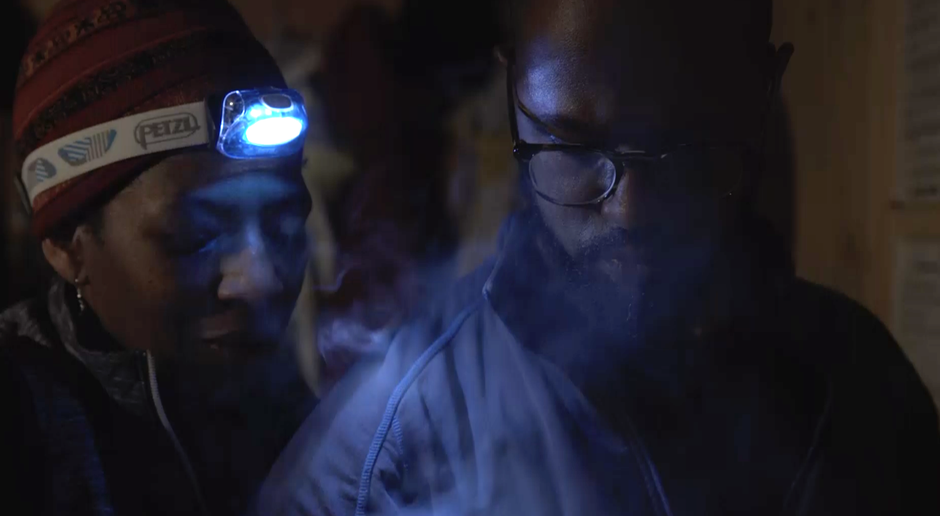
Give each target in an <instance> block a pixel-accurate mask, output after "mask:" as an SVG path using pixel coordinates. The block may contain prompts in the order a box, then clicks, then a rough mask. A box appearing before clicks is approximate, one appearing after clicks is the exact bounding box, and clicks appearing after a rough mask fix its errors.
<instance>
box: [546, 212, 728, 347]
mask: <svg viewBox="0 0 940 516" xmlns="http://www.w3.org/2000/svg"><path fill="white" fill-rule="evenodd" d="M540 233H541V237H540V240H541V242H540V247H542V249H543V253H544V254H545V255H547V260H548V261H549V264H550V266H552V265H555V266H556V267H557V266H560V270H562V271H563V275H562V281H563V282H564V295H565V297H566V298H567V299H568V300H570V302H571V303H572V304H573V305H574V306H577V307H579V309H580V311H582V312H583V315H584V317H585V318H586V320H587V321H589V322H590V327H591V329H590V332H591V333H595V334H598V336H624V335H633V336H637V337H638V336H639V335H641V334H648V333H650V332H655V331H658V330H661V329H662V327H663V326H664V325H670V324H672V323H674V322H676V320H677V319H681V318H686V317H689V316H690V315H691V314H690V312H696V311H699V310H701V308H702V307H701V306H697V305H698V304H699V303H700V302H704V301H703V300H702V299H700V298H701V294H702V291H703V290H704V289H705V285H706V284H707V283H709V280H710V279H711V277H712V276H713V269H714V256H715V255H716V253H717V250H716V248H715V247H714V246H713V245H711V244H710V243H708V242H683V243H679V242H676V243H674V244H666V243H662V242H656V241H654V240H653V239H652V238H647V237H645V236H644V235H636V234H631V233H629V232H627V231H624V230H615V231H612V232H610V233H608V234H606V235H604V236H603V237H600V238H598V239H595V240H594V241H592V242H591V243H590V244H588V245H587V246H586V247H584V248H582V249H581V250H580V252H578V253H577V254H576V255H574V256H572V255H570V254H569V253H567V252H566V251H565V250H564V249H563V248H562V246H561V244H560V243H559V242H558V240H557V239H556V238H555V237H554V235H552V234H551V233H550V232H549V231H548V230H547V228H545V231H541V232H540ZM628 248H633V249H637V250H638V253H637V254H642V258H641V259H637V260H635V261H630V260H624V259H623V258H618V257H617V255H618V253H620V252H621V251H622V250H624V249H628ZM552 262H554V264H552ZM556 270H558V269H556Z"/></svg>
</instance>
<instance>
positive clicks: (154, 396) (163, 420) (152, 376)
mask: <svg viewBox="0 0 940 516" xmlns="http://www.w3.org/2000/svg"><path fill="white" fill-rule="evenodd" d="M146 357H147V373H148V380H149V382H150V398H151V401H153V406H154V408H155V409H156V411H157V418H159V419H160V424H161V425H163V429H164V430H166V433H167V435H168V436H169V437H170V441H171V442H172V443H173V448H174V449H176V455H177V457H179V459H180V462H182V464H183V469H184V470H185V471H186V476H187V477H189V482H190V485H191V486H192V488H193V493H194V494H195V496H196V503H197V504H199V511H200V512H201V513H202V514H204V515H207V516H208V514H209V510H208V508H207V507H206V502H205V499H204V498H203V496H202V489H200V488H199V480H198V479H197V478H196V472H195V470H194V469H193V466H192V462H190V460H189V456H188V455H187V454H186V450H184V449H183V445H182V444H180V441H179V439H177V437H176V432H174V431H173V426H171V425H170V420H169V419H167V417H166V411H164V410H163V402H162V401H161V400H160V387H159V385H158V384H157V365H156V363H154V360H153V355H151V354H150V352H149V351H147V352H146Z"/></svg>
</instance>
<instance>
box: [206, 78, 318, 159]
mask: <svg viewBox="0 0 940 516" xmlns="http://www.w3.org/2000/svg"><path fill="white" fill-rule="evenodd" d="M222 105H223V110H222V113H221V117H220V123H219V137H218V140H217V141H216V144H215V147H216V149H218V150H219V152H221V153H222V154H224V155H225V156H228V157H230V158H234V159H251V158H262V157H281V156H290V155H293V154H296V153H298V152H300V151H301V150H302V149H303V144H304V138H303V135H304V131H306V129H307V113H306V110H305V109H304V101H303V97H301V96H300V94H299V93H297V92H296V91H294V90H287V89H274V88H263V89H258V90H238V91H233V92H230V93H228V95H226V96H225V99H223V104H222Z"/></svg>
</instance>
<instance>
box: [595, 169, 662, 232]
mask: <svg viewBox="0 0 940 516" xmlns="http://www.w3.org/2000/svg"><path fill="white" fill-rule="evenodd" d="M648 183H649V177H647V174H638V173H636V172H635V171H633V170H631V169H629V168H627V170H625V171H624V174H623V177H621V178H620V182H619V183H617V188H616V189H615V190H614V193H613V194H611V196H610V197H608V198H607V199H606V200H604V202H603V203H602V204H601V214H602V215H603V216H604V218H606V219H607V220H609V221H610V222H611V223H613V224H614V225H616V226H617V227H620V228H623V229H628V230H629V229H633V228H636V227H640V226H642V225H643V224H645V222H646V220H645V219H648V218H649V216H650V214H649V211H650V210H651V209H652V205H653V204H654V199H653V198H652V197H653V195H654V190H653V188H652V185H650V184H648Z"/></svg>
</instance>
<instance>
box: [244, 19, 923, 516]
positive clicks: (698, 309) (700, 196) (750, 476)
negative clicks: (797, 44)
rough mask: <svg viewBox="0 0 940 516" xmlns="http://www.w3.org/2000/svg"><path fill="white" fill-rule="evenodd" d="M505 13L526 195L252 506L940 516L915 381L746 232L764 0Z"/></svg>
mask: <svg viewBox="0 0 940 516" xmlns="http://www.w3.org/2000/svg"><path fill="white" fill-rule="evenodd" d="M511 5H512V7H513V9H512V16H511V23H510V27H511V30H510V33H511V36H512V37H511V38H510V44H508V45H506V47H505V48H504V49H503V56H504V58H505V60H506V62H507V65H508V71H509V73H508V81H507V82H508V84H507V91H508V92H509V95H508V100H509V106H510V109H509V117H510V123H511V124H512V129H513V131H512V136H513V144H514V149H513V152H514V154H515V156H516V157H517V159H518V161H519V165H520V172H521V174H522V178H521V179H522V184H523V187H524V189H525V194H526V197H527V198H528V201H529V205H528V206H527V207H526V208H525V209H524V210H523V211H522V212H520V213H519V214H517V215H516V216H515V217H513V219H512V220H511V221H510V222H509V223H508V224H507V227H506V230H505V231H504V233H503V238H502V243H501V249H500V252H499V254H498V256H497V257H496V259H495V260H493V261H492V262H490V263H489V264H487V265H486V266H484V267H482V268H481V269H479V270H478V271H476V272H475V273H473V274H471V275H470V276H469V277H467V278H465V279H464V280H462V281H461V282H460V283H459V284H458V286H457V287H456V288H454V289H453V290H452V291H451V292H449V293H448V294H447V295H446V296H444V297H443V298H442V299H439V300H436V302H435V303H434V304H433V306H432V309H431V310H430V311H429V313H428V314H427V315H425V316H423V317H420V318H418V319H417V320H415V321H413V322H412V323H409V324H407V325H406V326H404V327H403V328H402V329H400V330H399V331H397V332H396V334H395V337H394V340H393V341H392V343H391V346H390V348H389V350H388V353H387V354H386V355H385V356H384V357H382V358H379V359H376V360H373V361H370V362H364V363H363V364H362V367H361V368H359V369H357V370H355V371H354V372H353V373H351V374H350V375H349V376H348V377H347V379H346V380H344V381H342V382H340V384H339V385H337V387H336V389H335V390H334V392H333V393H332V394H331V395H330V396H329V397H328V398H327V399H326V400H324V402H323V403H322V404H321V405H320V407H319V408H318V410H317V411H316V412H315V413H314V415H313V416H311V418H309V419H308V421H307V422H306V423H305V424H304V426H303V427H302V429H301V430H300V432H299V433H298V435H297V437H296V438H295V439H294V441H293V442H292V443H291V445H289V446H288V448H287V449H286V450H285V453H284V454H283V456H282V459H281V460H280V461H279V463H278V464H277V465H276V466H275V468H274V469H273V470H272V475H271V477H270V480H269V483H268V484H267V488H266V489H265V490H264V491H263V493H262V496H261V498H260V500H261V502H262V505H261V511H262V513H264V514H316V515H339V514H352V513H355V514H359V515H361V514H398V513H407V514H448V515H449V514H490V515H491V514H505V515H517V514H559V515H581V514H631V515H632V514H658V515H669V514H715V515H718V514H722V515H723V514H820V515H822V514H871V515H876V514H936V513H940V494H938V492H937V490H936V486H937V485H940V433H938V421H937V413H936V411H935V409H934V406H933V404H932V402H931V399H930V396H929V394H928V393H927V391H926V389H925V388H924V385H923V384H922V382H921V381H920V379H919V378H918V376H917V374H916V372H915V371H914V369H913V367H912V366H911V364H910V363H909V362H908V360H907V359H906V357H905V356H904V355H903V353H902V352H901V350H900V349H899V348H898V346H897V344H896V343H895V342H894V340H893V339H892V337H891V335H890V334H889V333H888V332H887V331H886V329H885V328H884V327H883V326H882V325H881V324H880V323H879V322H878V321H877V320H876V319H875V318H874V317H873V316H872V315H871V314H869V313H868V312H867V311H865V310H864V309H862V308H861V307H859V306H858V305H856V304H855V303H853V302H851V301H850V300H848V299H845V298H843V297H840V296H839V295H837V294H835V293H833V292H829V291H827V290H825V289H823V288H821V287H818V286H815V285H811V284H808V283H806V282H803V281H800V280H798V279H796V278H794V276H793V272H792V266H791V263H790V260H789V259H788V258H787V257H786V256H781V255H780V254H781V251H783V250H785V249H786V245H785V244H779V243H775V242H772V241H769V240H771V239H768V238H767V234H766V231H765V228H766V225H765V224H763V223H762V222H761V221H759V220H758V219H757V217H756V216H755V209H754V206H753V202H754V190H755V185H756V184H757V182H758V179H759V178H758V177H757V176H758V174H759V172H760V171H761V167H760V166H759V164H760V155H759V150H760V149H762V148H763V145H762V144H763V141H762V135H763V134H764V133H765V131H766V128H767V125H768V120H767V116H768V106H770V105H771V104H772V102H773V100H774V98H775V97H774V96H775V95H776V93H777V89H778V86H779V82H780V80H781V77H782V74H783V71H784V68H785V66H786V63H787V61H788V59H789V51H788V47H784V48H782V49H781V50H780V51H777V50H776V49H775V48H774V47H773V46H772V45H769V44H768V40H769V34H770V25H771V12H772V9H771V2H770V0H762V1H754V0H721V1H719V2H705V3H703V2H696V1H692V0H666V1H661V2H656V3H649V2H646V3H644V2H637V1H632V0H541V1H535V0H516V1H514V2H512V4H511ZM810 51H812V50H810Z"/></svg>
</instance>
